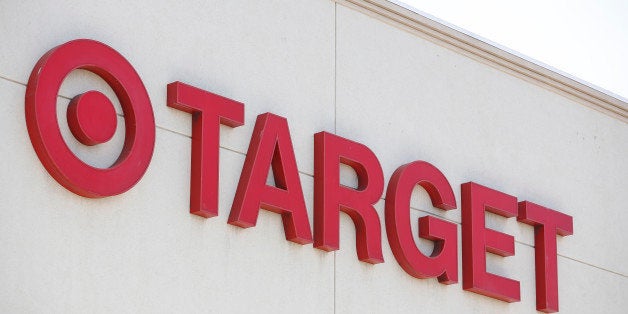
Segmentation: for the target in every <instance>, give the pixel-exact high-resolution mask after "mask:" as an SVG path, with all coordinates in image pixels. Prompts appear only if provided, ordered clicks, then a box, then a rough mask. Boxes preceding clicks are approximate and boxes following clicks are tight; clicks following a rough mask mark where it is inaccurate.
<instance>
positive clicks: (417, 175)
mask: <svg viewBox="0 0 628 314" xmlns="http://www.w3.org/2000/svg"><path fill="white" fill-rule="evenodd" d="M417 184H418V185H420V186H422V187H423V188H424V189H425V190H426V191H427V193H428V194H429V196H430V199H431V200H432V204H433V205H434V207H438V208H441V209H443V210H450V209H454V208H456V198H455V197H454V191H452V189H451V185H449V182H448V181H447V179H446V178H445V176H444V175H443V174H442V173H441V172H440V171H439V170H438V169H436V167H434V166H432V165H431V164H429V163H427V162H425V161H415V162H412V163H409V164H406V165H403V166H401V167H399V168H398V169H397V170H396V171H395V173H394V174H393V175H392V178H391V179H390V183H389V184H388V191H387V192H386V232H387V234H388V243H390V248H391V249H392V252H393V254H394V255H395V258H396V259H397V262H399V265H401V267H402V268H403V269H404V270H405V271H406V272H407V273H408V274H410V275H412V276H414V277H417V278H433V277H438V281H439V282H441V283H443V284H453V283H456V282H458V235H457V227H456V225H455V224H453V223H450V222H447V221H444V220H442V219H438V218H436V217H432V216H425V217H421V218H420V219H419V236H420V237H421V238H423V239H428V240H432V241H434V242H435V243H434V251H433V252H432V254H431V256H430V257H427V256H425V255H423V253H421V251H419V249H418V248H417V247H416V243H415V242H414V237H413V236H412V229H411V227H410V198H411V196H412V190H413V189H414V187H415V186H416V185H417Z"/></svg>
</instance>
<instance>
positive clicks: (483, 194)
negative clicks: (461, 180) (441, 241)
mask: <svg viewBox="0 0 628 314" xmlns="http://www.w3.org/2000/svg"><path fill="white" fill-rule="evenodd" d="M484 211H489V212H491V213H494V214H497V215H500V216H504V217H514V216H516V215H517V198H515V197H514V196H510V195H508V194H505V193H502V192H499V191H495V190H492V189H489V188H487V187H485V186H482V185H479V184H476V183H473V182H468V183H465V184H463V185H462V265H463V266H462V287H463V289H464V290H468V291H473V292H475V293H479V294H483V295H485V296H488V297H491V298H495V299H498V300H502V301H506V302H517V301H519V300H521V297H520V291H519V282H518V281H516V280H512V279H510V278H506V277H502V276H498V275H495V274H491V273H487V272H486V251H488V252H490V253H493V254H497V255H500V256H512V255H515V239H514V238H513V236H511V235H508V234H505V233H501V232H498V231H495V230H492V229H486V226H485V224H484Z"/></svg>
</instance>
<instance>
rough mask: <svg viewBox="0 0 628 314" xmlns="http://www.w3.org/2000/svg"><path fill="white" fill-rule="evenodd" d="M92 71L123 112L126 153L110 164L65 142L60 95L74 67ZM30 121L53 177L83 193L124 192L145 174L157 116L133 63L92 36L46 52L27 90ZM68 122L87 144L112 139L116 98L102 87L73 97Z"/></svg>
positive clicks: (32, 134)
mask: <svg viewBox="0 0 628 314" xmlns="http://www.w3.org/2000/svg"><path fill="white" fill-rule="evenodd" d="M76 69H83V70H87V71H90V72H92V73H94V74H96V75H98V76H100V77H101V78H102V79H104V80H105V82H107V84H109V86H111V88H112V89H113V91H114V92H115V94H116V96H117V97H118V100H119V101H120V104H121V106H122V111H123V114H124V119H125V120H124V121H125V123H124V124H125V139H124V146H123V148H122V152H121V153H120V156H119V157H118V159H117V160H116V161H115V162H114V164H113V165H112V166H110V167H109V168H105V169H102V168H96V167H93V166H90V165H88V164H86V163H85V162H83V161H82V160H81V159H79V158H78V157H76V156H75V155H74V153H72V151H71V150H70V148H69V147H68V145H67V144H66V143H65V141H64V140H63V137H62V135H61V130H60V128H59V123H58V120H57V113H56V106H57V102H56V98H57V94H58V92H59V88H60V87H61V83H62V82H63V80H64V79H65V77H66V76H67V75H68V74H69V73H70V72H71V71H73V70H76ZM25 104H26V108H25V113H26V124H27V128H28V134H29V136H30V138H31V142H32V144H33V147H34V148H35V152H36V153H37V156H38V157H39V159H40V160H41V162H42V164H43V165H44V167H45V168H46V170H48V172H49V173H50V175H52V177H53V178H54V179H55V180H57V181H58V182H59V183H60V184H61V185H63V186H64V187H65V188H67V189H68V190H70V191H72V192H74V193H76V194H79V195H82V196H85V197H92V198H97V197H105V196H111V195H116V194H120V193H123V192H125V191H127V190H128V189H130V188H131V187H133V186H134V185H135V184H136V183H137V182H138V181H139V180H140V179H141V177H142V176H143V175H144V173H145V172H146V169H147V168H148V165H149V163H150V160H151V157H152V155H153V148H154V146H155V118H154V115H153V110H152V107H151V103H150V99H149V97H148V93H147V92H146V88H145V87H144V84H143V83H142V80H141V79H140V77H139V75H138V74H137V72H135V69H133V66H131V64H130V63H129V62H128V61H127V60H126V59H125V58H124V57H123V56H122V55H120V54H119V53H118V52H117V51H115V50H114V49H112V48H111V47H109V46H107V45H105V44H103V43H100V42H97V41H94V40H88V39H79V40H74V41H70V42H67V43H65V44H62V45H60V46H57V47H55V48H53V49H52V50H50V51H48V52H47V53H46V54H45V55H44V56H42V57H41V59H39V61H38V62H37V64H36V65H35V68H34V69H33V71H32V72H31V75H30V78H29V80H28V86H27V89H26V100H25ZM67 120H68V125H69V128H70V131H71V132H72V134H73V135H74V137H75V138H76V139H77V140H78V141H79V142H81V143H82V144H84V145H89V146H92V145H98V144H102V143H105V142H107V141H109V140H110V139H111V138H112V137H113V135H114V133H115V130H116V125H117V117H116V112H115V109H114V107H113V104H112V102H111V101H110V100H109V99H108V98H107V97H106V96H105V95H103V94H102V93H100V92H98V91H88V92H85V93H83V94H80V95H78V96H76V97H74V98H73V99H72V101H71V102H70V105H69V106H68V111H67Z"/></svg>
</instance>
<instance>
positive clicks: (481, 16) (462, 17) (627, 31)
mask: <svg viewBox="0 0 628 314" xmlns="http://www.w3.org/2000/svg"><path fill="white" fill-rule="evenodd" d="M394 2H404V3H406V4H408V5H410V6H412V7H414V8H416V9H418V10H419V11H422V12H425V13H428V14H429V15H432V16H434V17H437V18H439V19H441V20H444V21H446V22H447V23H450V24H453V25H456V26H458V27H460V28H463V29H465V30H468V31H470V32H471V33H475V34H477V35H479V36H481V37H483V38H486V39H488V40H490V41H492V42H495V43H497V44H499V45H501V46H504V47H507V48H509V49H511V50H514V51H517V52H519V53H520V54H523V55H525V56H528V57H531V58H533V59H536V60H538V61H541V62H542V63H545V64H548V65H549V66H551V67H553V68H556V69H558V70H560V71H562V72H565V73H567V74H570V75H572V76H574V77H576V78H578V79H580V80H584V81H586V82H589V83H591V84H592V85H594V86H599V87H601V88H602V89H606V90H608V91H610V92H611V93H614V94H617V95H619V96H621V97H623V98H624V100H625V99H628V0H573V1H567V0H545V1H543V0H526V1H504V0H502V1H498V0H466V1H463V0H437V1H435V0H397V1H394Z"/></svg>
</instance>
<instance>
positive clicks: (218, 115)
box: [25, 39, 573, 312]
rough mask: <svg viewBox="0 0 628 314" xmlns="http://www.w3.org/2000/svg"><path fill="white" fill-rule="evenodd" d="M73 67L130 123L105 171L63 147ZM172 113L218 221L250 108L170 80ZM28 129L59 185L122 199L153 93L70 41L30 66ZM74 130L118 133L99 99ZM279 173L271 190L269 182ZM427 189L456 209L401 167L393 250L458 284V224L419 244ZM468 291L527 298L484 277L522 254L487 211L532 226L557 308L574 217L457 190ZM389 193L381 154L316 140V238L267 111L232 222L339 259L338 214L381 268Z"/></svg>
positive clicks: (410, 168) (438, 225) (545, 301)
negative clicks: (225, 156)
mask: <svg viewBox="0 0 628 314" xmlns="http://www.w3.org/2000/svg"><path fill="white" fill-rule="evenodd" d="M75 69H85V70H88V71H91V72H93V73H95V74H97V75H99V76H100V77H102V78H103V79H104V80H105V81H106V82H107V83H108V84H109V85H110V86H111V87H112V88H113V90H114V91H115V93H116V95H117V97H118V99H119V101H120V104H121V105H122V108H123V112H124V119H125V128H126V132H125V136H126V137H125V142H124V147H123V150H122V153H121V154H120V157H119V158H118V160H117V161H116V162H115V163H114V164H113V165H112V166H111V167H109V168H106V169H100V168H95V167H92V166H89V165H87V164H85V163H84V162H82V161H81V160H80V159H79V158H77V157H76V156H75V155H74V154H73V153H72V152H71V151H70V149H69V148H68V146H67V144H65V142H64V140H63V138H62V136H61V131H60V129H59V125H58V122H57V115H56V97H57V94H58V91H59V88H60V86H61V83H62V82H63V79H64V78H65V77H66V76H67V75H68V74H69V73H70V72H71V71H73V70H75ZM167 95H168V96H167V105H168V106H169V107H171V108H174V109H177V110H182V111H185V112H188V113H190V114H191V118H192V147H191V150H192V160H191V168H192V170H191V176H190V213H192V214H194V215H199V216H202V217H206V218H209V217H213V216H216V215H218V197H219V195H218V194H219V193H218V186H219V182H218V177H219V176H218V172H219V170H218V169H219V167H218V166H219V164H218V163H219V158H218V157H219V156H218V154H219V139H220V126H221V125H225V126H229V127H232V128H235V127H238V126H241V125H243V124H244V105H243V104H242V103H239V102H237V101H234V100H231V99H228V98H225V97H222V96H219V95H216V94H212V93H210V92H207V91H204V90H202V89H199V88H196V87H193V86H190V85H187V84H184V83H181V82H173V83H170V84H168V86H167ZM25 104H26V123H27V127H28V132H29V135H30V138H31V142H32V144H33V147H34V148H35V151H36V153H37V155H38V157H39V159H40V160H41V162H42V164H43V165H44V167H45V168H46V169H47V170H48V172H49V173H50V174H51V175H52V177H54V178H55V179H56V180H57V181H58V182H59V183H60V184H61V185H63V186H64V187H66V188H67V189H68V190H70V191H72V192H74V193H76V194H78V195H82V196H85V197H92V198H95V197H106V196H111V195H116V194H120V193H123V192H125V191H127V190H128V189H130V188H131V187H132V186H134V185H135V184H136V183H137V182H138V181H139V180H140V179H141V177H142V176H143V174H144V172H145V171H146V168H147V167H148V164H149V163H150V160H151V157H152V154H153V147H154V143H155V121H154V116H153V111H152V106H151V103H150V99H149V97H148V93H147V92H146V89H145V87H144V85H143V83H142V81H141V79H140V78H139V76H138V74H137V73H136V72H135V70H134V69H133V67H132V66H131V64H130V63H129V62H128V61H127V60H126V59H125V58H124V57H123V56H122V55H120V54H119V53H118V52H116V51H115V50H114V49H112V48H110V47H108V46H106V45H104V44H102V43H99V42H96V41H93V40H86V39H79V40H74V41H70V42H67V43H65V44H63V45H60V46H58V47H55V48H53V49H52V50H50V51H49V52H48V53H46V54H45V55H44V56H43V57H42V58H41V59H40V60H39V62H38V63H37V64H36V66H35V68H34V69H33V71H32V73H31V76H30V79H29V82H28V87H27V91H26V100H25ZM67 117H68V124H69V127H70V130H71V131H72V134H73V135H74V136H75V137H76V138H77V139H78V140H79V141H80V142H81V143H83V144H85V145H96V144H100V143H104V142H106V141H108V140H109V139H110V138H111V137H112V136H113V133H114V132H115V129H116V114H115V111H114V110H113V105H112V104H111V102H110V101H109V100H108V99H107V98H106V96H104V95H103V94H101V93H100V92H97V91H89V92H86V93H83V94H81V95H79V96H76V97H75V98H74V99H72V101H71V102H70V105H69V107H68V111H67ZM341 164H343V165H347V166H349V167H351V168H353V169H354V170H355V172H356V174H357V179H358V187H357V188H351V187H347V186H344V185H342V184H340V166H341ZM271 168H272V170H273V174H274V179H275V185H274V186H273V185H268V184H267V183H266V178H267V175H268V173H269V171H270V169H271ZM416 186H421V187H422V188H423V189H425V190H426V191H427V193H428V195H429V197H430V199H431V201H432V204H433V205H434V207H437V208H439V209H442V210H445V211H447V210H453V209H456V208H457V207H458V204H457V202H456V199H455V197H454V192H453V189H452V186H451V185H450V184H449V182H448V181H447V178H445V176H444V175H443V174H442V173H441V172H440V171H439V170H438V169H437V168H436V167H434V166H433V165H431V164H430V163H428V162H425V161H414V162H411V163H408V164H405V165H402V166H400V167H399V168H398V169H397V170H396V171H395V172H394V173H393V175H392V177H391V178H390V181H389V184H388V188H387V190H386V191H385V193H386V201H385V217H384V218H385V226H386V234H387V236H388V243H389V244H390V247H391V249H392V252H393V254H394V256H395V258H396V260H397V262H398V263H399V264H400V265H401V267H402V268H403V269H404V270H405V271H406V272H407V273H408V274H410V275H412V276H414V277H417V278H437V279H438V281H439V282H440V283H442V284H454V283H457V282H458V243H457V242H458V240H457V239H458V236H457V233H458V227H457V225H456V224H455V223H452V222H449V221H446V220H443V219H440V218H437V217H434V216H430V215H428V216H425V217H421V218H420V219H419V221H418V223H419V237H421V238H424V239H428V240H431V241H433V242H434V250H433V252H432V254H431V255H430V256H426V255H424V254H423V253H422V252H421V251H420V250H419V249H418V248H417V245H416V243H415V241H414V237H413V234H412V230H411V223H412V222H411V221H410V198H411V195H412V191H413V189H415V188H416ZM461 189H462V193H461V201H462V204H461V209H462V228H461V229H462V263H463V267H462V275H463V278H462V286H463V289H465V290H469V291H473V292H476V293H479V294H483V295H486V296H489V297H492V298H496V299H499V300H503V301H506V302H516V301H519V300H520V287H519V282H518V281H516V280H513V279H510V278H506V277H503V276H498V275H495V274H492V273H489V272H487V271H486V252H490V253H493V254H497V255H500V256H504V257H506V256H512V255H514V254H515V245H514V237H513V236H511V235H508V234H505V233H502V232H498V231H495V230H492V229H489V228H486V226H485V212H486V211H488V212H491V213H494V214H497V215H500V216H504V217H517V220H518V221H520V222H522V223H525V224H529V225H532V226H534V230H535V232H534V233H535V271H536V292H537V293H536V299H537V309H538V310H540V311H545V312H555V311H558V271H557V248H556V246H557V244H556V235H561V236H566V235H570V234H572V233H573V230H572V229H573V226H572V224H573V222H572V217H570V216H568V215H565V214H562V213H560V212H557V211H554V210H552V209H549V208H546V207H543V206H541V205H537V204H535V203H532V202H529V201H521V202H518V200H517V198H516V197H514V196H511V195H508V194H505V193H503V192H500V191H497V190H494V189H491V188H488V187H486V186H482V185H480V184H477V183H473V182H468V183H464V184H462V186H461ZM383 193H384V175H383V172H382V167H381V166H380V163H379V160H378V158H377V156H375V154H374V153H373V152H372V151H371V150H370V149H369V148H368V147H366V146H365V145H363V144H360V143H358V142H354V141H352V140H349V139H346V138H343V137H340V136H338V135H335V134H331V133H328V132H320V133H316V134H314V222H313V223H314V232H313V234H312V228H311V226H310V221H309V219H308V215H307V211H306V206H305V200H304V197H303V191H302V188H301V183H300V180H299V173H298V170H297V163H296V158H295V155H294V149H293V146H292V141H291V137H290V130H289V127H288V121H287V120H286V119H285V118H283V117H281V116H278V115H275V114H272V113H265V114H261V115H259V116H258V117H257V121H256V122H255V128H254V131H253V135H252V137H251V141H250V145H249V148H248V152H247V154H246V159H245V162H244V166H243V169H242V173H241V176H240V180H239V183H238V187H237V191H236V194H235V197H234V201H233V205H232V207H231V212H230V214H229V223H230V224H232V225H236V226H239V227H242V228H249V227H253V226H255V224H256V221H257V216H258V213H259V210H260V208H261V209H265V210H269V211H272V212H275V213H278V214H280V215H281V216H282V219H283V225H284V231H285V235H286V239H287V240H289V241H292V242H295V243H299V244H308V243H314V247H315V248H318V249H321V250H325V251H334V250H338V249H339V229H340V227H339V215H340V212H344V213H345V214H347V215H349V217H351V219H352V221H353V223H354V224H355V229H356V248H357V254H358V259H359V260H360V261H363V262H366V263H371V264H377V263H382V262H384V258H383V255H382V240H381V234H382V231H381V230H380V229H381V227H380V226H381V225H380V217H379V216H378V214H377V212H376V211H375V209H374V207H373V205H374V204H375V203H376V202H378V201H379V200H380V198H381V196H382V195H383Z"/></svg>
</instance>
